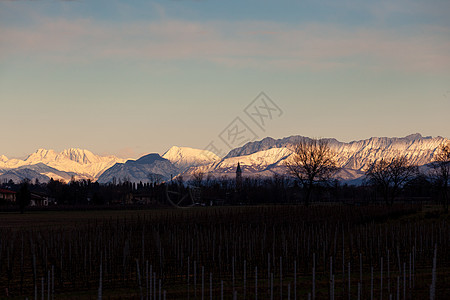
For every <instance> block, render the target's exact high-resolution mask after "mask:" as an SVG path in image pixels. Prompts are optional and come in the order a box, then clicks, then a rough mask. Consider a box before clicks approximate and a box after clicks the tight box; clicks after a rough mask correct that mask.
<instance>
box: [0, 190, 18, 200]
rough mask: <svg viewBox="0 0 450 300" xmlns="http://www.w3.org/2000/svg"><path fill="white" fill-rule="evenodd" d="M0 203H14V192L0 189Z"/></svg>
mask: <svg viewBox="0 0 450 300" xmlns="http://www.w3.org/2000/svg"><path fill="white" fill-rule="evenodd" d="M0 201H2V202H5V201H7V202H16V192H13V191H10V190H3V189H0Z"/></svg>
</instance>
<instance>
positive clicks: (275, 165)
mask: <svg viewBox="0 0 450 300" xmlns="http://www.w3.org/2000/svg"><path fill="white" fill-rule="evenodd" d="M291 154H292V151H291V150H289V149H287V148H271V149H268V150H263V151H259V152H256V153H252V154H249V155H243V156H236V157H228V158H223V159H222V160H220V161H217V162H214V163H210V164H208V165H204V166H200V167H193V168H190V169H189V170H187V171H186V172H185V173H184V174H183V176H184V177H186V179H189V178H190V177H191V176H192V174H194V172H202V173H204V174H205V175H210V176H213V177H220V176H223V175H225V176H234V175H235V172H236V166H237V164H238V162H239V163H240V165H241V169H242V173H243V174H247V175H248V174H252V175H253V176H256V175H261V176H271V175H273V174H274V173H278V172H277V170H278V171H280V169H281V168H283V161H284V160H285V159H287V158H288V157H289V156H290V155H291Z"/></svg>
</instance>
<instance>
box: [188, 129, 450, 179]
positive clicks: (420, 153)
mask: <svg viewBox="0 0 450 300" xmlns="http://www.w3.org/2000/svg"><path fill="white" fill-rule="evenodd" d="M304 139H309V138H308V137H303V136H291V137H287V138H283V139H277V140H275V139H272V138H265V139H263V140H261V141H255V142H250V143H247V144H245V145H244V146H242V147H239V148H236V149H233V150H231V151H230V152H229V153H228V154H227V155H226V156H225V157H224V158H223V159H222V160H220V161H218V162H215V163H211V164H209V165H205V166H201V167H197V168H190V169H189V170H187V171H186V172H185V174H184V176H185V177H186V178H189V176H191V175H192V174H193V173H194V172H199V171H200V172H203V173H205V174H210V175H212V176H215V177H217V176H222V175H233V174H234V172H235V170H236V166H237V163H238V162H239V163H240V165H241V168H242V170H243V174H244V175H245V174H246V175H247V176H255V175H261V176H266V175H271V174H274V173H278V174H286V171H287V170H286V168H285V167H284V163H285V160H286V159H288V158H289V156H290V155H291V154H292V151H291V150H292V149H293V147H294V145H295V144H296V143H298V142H299V141H301V140H304ZM328 141H329V145H330V148H331V149H332V150H333V151H334V152H335V153H336V159H337V163H338V165H339V166H340V167H342V168H343V170H342V171H341V172H339V174H338V177H340V178H341V179H344V180H351V179H355V178H358V177H360V176H362V175H363V174H364V171H365V170H366V169H367V168H368V166H369V164H370V163H371V162H373V161H376V160H379V159H381V158H385V159H390V158H392V157H394V156H396V155H405V156H406V157H408V158H409V159H410V161H411V162H412V163H413V164H415V165H419V166H421V165H425V164H428V163H430V162H431V161H432V159H433V155H434V153H435V152H436V150H437V149H438V147H439V146H440V145H441V144H442V143H444V142H447V141H449V140H448V139H445V138H443V137H422V135H420V134H413V135H409V136H406V137H403V138H387V137H382V138H378V137H373V138H370V139H366V140H360V141H353V142H350V143H344V142H339V141H338V140H336V139H328Z"/></svg>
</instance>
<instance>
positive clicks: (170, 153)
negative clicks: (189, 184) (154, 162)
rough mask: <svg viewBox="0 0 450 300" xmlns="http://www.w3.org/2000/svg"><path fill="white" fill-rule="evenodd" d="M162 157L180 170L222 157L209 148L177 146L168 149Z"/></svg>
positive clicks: (208, 162)
mask: <svg viewBox="0 0 450 300" xmlns="http://www.w3.org/2000/svg"><path fill="white" fill-rule="evenodd" d="M162 157H163V158H165V159H167V160H169V161H170V162H171V163H172V164H174V165H175V166H176V167H177V168H178V169H179V170H180V172H184V171H186V170H187V169H189V168H191V167H197V166H203V165H206V164H210V163H213V162H215V161H218V160H220V157H218V156H217V155H216V154H214V153H212V152H210V151H208V150H200V149H194V148H189V147H177V146H173V147H172V148H170V149H169V150H167V152H166V153H164V154H163V156H162Z"/></svg>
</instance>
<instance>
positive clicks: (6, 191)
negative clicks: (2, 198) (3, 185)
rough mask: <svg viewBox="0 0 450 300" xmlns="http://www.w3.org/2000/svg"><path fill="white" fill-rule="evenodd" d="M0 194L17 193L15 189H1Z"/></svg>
mask: <svg viewBox="0 0 450 300" xmlns="http://www.w3.org/2000/svg"><path fill="white" fill-rule="evenodd" d="M0 194H16V192H14V191H10V190H4V189H0Z"/></svg>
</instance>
